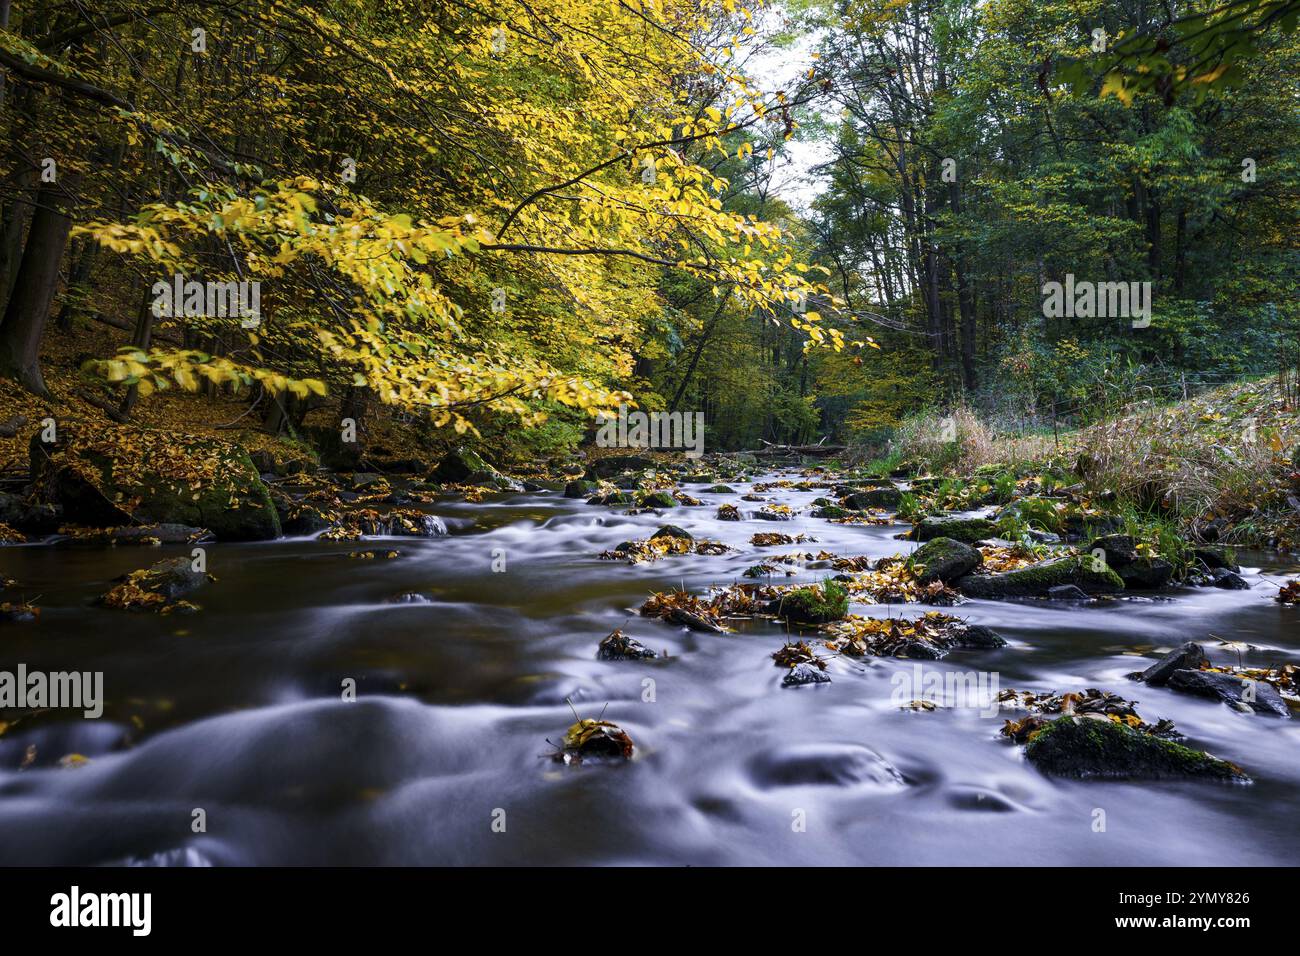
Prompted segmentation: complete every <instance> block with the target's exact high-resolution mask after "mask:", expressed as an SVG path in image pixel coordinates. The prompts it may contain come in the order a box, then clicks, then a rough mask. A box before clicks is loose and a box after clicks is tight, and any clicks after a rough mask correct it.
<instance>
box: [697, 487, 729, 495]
mask: <svg viewBox="0 0 1300 956" xmlns="http://www.w3.org/2000/svg"><path fill="white" fill-rule="evenodd" d="M704 493H705V494H709V495H734V494H735V493H736V492H735V489H733V488H732V487H731V486H730V485H710V486H709V487H707V488H705V489H704Z"/></svg>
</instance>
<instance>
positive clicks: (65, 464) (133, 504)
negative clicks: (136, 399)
mask: <svg viewBox="0 0 1300 956" xmlns="http://www.w3.org/2000/svg"><path fill="white" fill-rule="evenodd" d="M39 438H40V436H39V434H38V435H37V436H36V437H35V438H34V439H33V442H32V448H31V454H32V464H31V467H32V474H33V477H34V481H35V483H36V485H37V487H38V489H39V491H38V493H39V494H41V495H42V496H43V497H45V498H46V500H52V501H54V502H56V503H57V504H59V505H61V506H62V508H63V516H64V519H65V520H66V521H68V522H70V523H72V524H84V525H90V526H92V527H116V526H120V525H128V524H142V523H143V524H183V525H189V526H191V527H196V528H207V529H208V530H209V531H211V532H212V533H213V534H214V535H216V537H217V538H218V539H219V540H222V541H261V540H266V539H270V538H278V537H279V536H280V519H279V516H278V515H277V513H276V510H275V506H274V504H273V503H272V501H271V495H270V491H269V489H268V488H267V486H266V484H265V483H263V481H262V478H261V476H260V475H259V474H258V472H257V469H256V468H254V467H253V463H252V461H251V460H250V459H249V457H248V452H247V451H245V450H244V449H243V448H242V447H241V446H239V445H235V444H230V443H228V442H223V441H217V440H215V439H207V438H196V437H191V436H185V435H180V436H178V435H175V434H173V433H168V432H163V431H153V430H147V429H137V428H132V427H129V426H120V427H114V428H109V427H108V426H101V427H97V428H96V430H95V431H94V433H93V434H92V433H91V432H90V430H89V429H85V428H77V427H65V428H64V429H63V431H62V433H61V435H60V439H59V441H58V442H57V443H55V444H52V445H47V444H45V443H42V442H40V440H39Z"/></svg>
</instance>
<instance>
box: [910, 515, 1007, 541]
mask: <svg viewBox="0 0 1300 956" xmlns="http://www.w3.org/2000/svg"><path fill="white" fill-rule="evenodd" d="M997 533H998V526H997V525H996V524H994V523H993V522H992V521H989V520H988V519H987V518H943V517H938V516H932V517H929V518H925V519H924V520H922V521H921V523H920V524H918V525H916V527H914V528H913V529H912V537H913V538H914V539H915V540H917V541H930V540H933V539H934V538H952V539H953V540H954V541H962V542H965V543H966V544H973V543H974V542H976V541H982V540H983V539H985V538H994V537H997Z"/></svg>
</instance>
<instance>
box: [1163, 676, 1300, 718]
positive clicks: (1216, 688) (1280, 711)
mask: <svg viewBox="0 0 1300 956" xmlns="http://www.w3.org/2000/svg"><path fill="white" fill-rule="evenodd" d="M1169 687H1170V688H1171V689H1172V690H1178V691H1182V692H1183V693H1185V694H1195V695H1196V696H1198V697H1211V698H1214V699H1215V700H1221V701H1223V702H1224V703H1225V704H1231V705H1232V706H1233V707H1234V708H1236V709H1238V710H1244V709H1246V708H1249V709H1250V710H1253V711H1255V712H1256V713H1258V714H1271V715H1273V716H1275V717H1290V716H1291V711H1290V710H1289V709H1288V708H1287V705H1286V701H1285V700H1283V699H1282V695H1281V694H1279V693H1278V692H1277V690H1276V689H1275V688H1274V687H1273V685H1272V684H1266V683H1264V682H1263V681H1258V680H1247V679H1244V678H1241V677H1235V676H1233V675H1232V674H1220V673H1217V672H1215V671H1194V670H1176V671H1174V672H1173V673H1172V674H1171V675H1170V676H1169ZM1250 697H1253V698H1254V699H1253V700H1250V699H1248V698H1250Z"/></svg>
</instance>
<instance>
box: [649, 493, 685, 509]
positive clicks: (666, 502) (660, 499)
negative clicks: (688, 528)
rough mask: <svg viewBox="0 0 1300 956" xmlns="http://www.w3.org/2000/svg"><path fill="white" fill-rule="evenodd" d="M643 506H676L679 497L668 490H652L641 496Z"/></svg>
mask: <svg viewBox="0 0 1300 956" xmlns="http://www.w3.org/2000/svg"><path fill="white" fill-rule="evenodd" d="M640 505H641V507H642V508H676V507H677V499H676V498H674V497H673V496H672V493H671V492H668V491H650V492H647V493H646V494H643V495H642V496H641V501H640Z"/></svg>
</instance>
